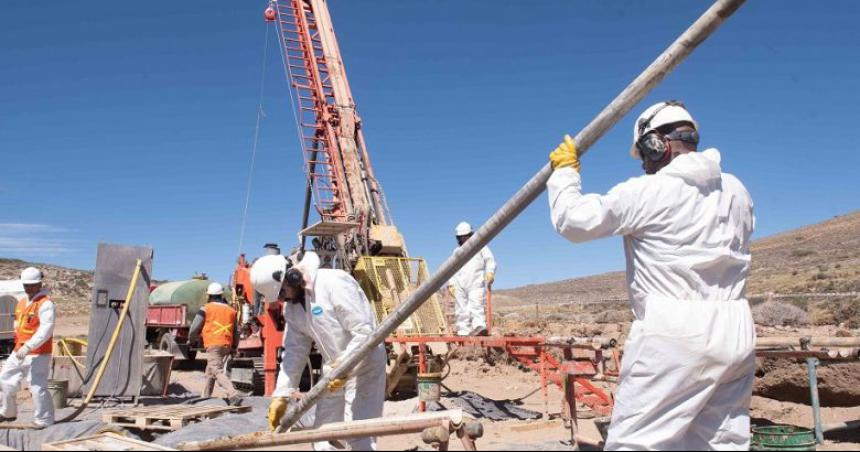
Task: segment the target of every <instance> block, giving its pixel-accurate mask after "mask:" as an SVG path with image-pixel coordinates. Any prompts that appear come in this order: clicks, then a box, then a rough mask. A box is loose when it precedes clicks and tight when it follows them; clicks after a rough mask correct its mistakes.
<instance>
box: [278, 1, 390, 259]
mask: <svg viewBox="0 0 860 452" xmlns="http://www.w3.org/2000/svg"><path fill="white" fill-rule="evenodd" d="M265 17H266V20H268V21H273V22H275V24H276V25H277V28H278V35H279V42H280V44H281V54H282V57H283V63H284V67H285V71H286V72H287V74H288V76H289V79H290V85H291V88H292V94H293V102H294V108H295V113H296V122H297V124H296V126H297V128H298V131H299V139H300V141H301V147H302V154H303V156H304V159H305V172H306V175H307V179H308V186H307V190H308V191H307V197H306V200H305V215H304V218H303V224H302V232H301V235H302V242H303V243H302V244H303V245H304V238H305V237H307V236H311V237H316V238H317V240H316V242H315V248H317V250H318V251H323V252H324V253H325V252H326V251H328V252H330V256H329V257H330V258H331V257H334V258H339V260H338V261H335V266H336V267H340V268H344V269H346V270H351V269H352V267H353V265H354V264H355V261H356V260H357V258H358V257H359V256H364V255H377V254H387V255H392V254H393V255H404V254H405V253H404V252H403V247H402V240H400V238H399V234H396V230H393V229H392V228H393V227H392V225H391V218H390V215H389V213H388V209H387V208H386V205H385V198H384V195H383V193H382V188H381V187H380V184H379V182H378V181H377V180H376V177H375V176H374V173H373V167H372V165H371V163H370V158H369V156H368V152H367V146H366V144H365V141H364V135H363V133H362V131H361V119H360V118H359V116H358V113H357V111H356V107H355V101H354V99H353V97H352V92H351V91H350V88H349V83H348V81H347V78H346V71H345V70H344V64H343V59H342V58H341V55H340V48H339V47H338V44H337V39H336V37H335V34H334V28H333V27H332V22H331V16H330V15H329V12H328V7H327V6H326V2H325V0H281V1H278V0H272V1H271V2H270V6H269V8H268V9H267V10H266V16H265ZM311 198H313V201H314V202H313V204H314V207H315V210H316V213H317V215H318V216H319V218H320V221H319V222H318V223H316V224H314V225H312V226H309V224H308V222H309V213H310V212H309V211H310V205H311ZM386 227H388V228H387V229H386ZM383 231H385V232H383ZM392 231H393V234H392ZM392 238H394V239H395V240H394V241H398V240H400V241H401V243H400V246H399V247H398V246H396V245H395V246H390V245H391V243H385V242H390V240H391V239H392ZM398 248H399V249H398Z"/></svg>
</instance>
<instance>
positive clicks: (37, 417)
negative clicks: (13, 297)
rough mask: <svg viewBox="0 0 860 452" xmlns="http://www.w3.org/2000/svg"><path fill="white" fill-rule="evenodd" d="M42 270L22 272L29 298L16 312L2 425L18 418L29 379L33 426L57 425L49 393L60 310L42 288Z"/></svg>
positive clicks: (1, 376) (3, 379)
mask: <svg viewBox="0 0 860 452" xmlns="http://www.w3.org/2000/svg"><path fill="white" fill-rule="evenodd" d="M42 279H43V276H42V272H41V270H39V269H37V268H33V267H29V268H26V269H24V271H23V272H21V283H22V284H23V285H24V292H26V294H27V296H26V298H22V299H20V300H18V305H17V307H16V308H15V351H14V353H12V354H11V355H10V356H9V358H7V359H6V363H5V364H3V370H2V371H0V386H2V388H3V406H2V408H1V409H0V417H2V419H0V421H3V422H11V421H14V420H16V419H17V417H18V406H17V403H16V402H17V400H16V399H17V397H18V390H19V389H20V387H21V380H23V379H24V378H26V379H27V383H28V384H29V385H30V393H31V394H32V395H33V424H34V425H36V426H37V427H47V426H49V425H51V424H53V423H54V404H53V401H52V400H51V395H50V394H49V393H48V373H49V372H50V370H51V354H52V352H53V342H54V341H53V338H54V321H55V319H56V308H55V307H54V303H53V302H52V301H51V299H50V297H49V296H48V291H47V290H45V289H44V287H43V285H42Z"/></svg>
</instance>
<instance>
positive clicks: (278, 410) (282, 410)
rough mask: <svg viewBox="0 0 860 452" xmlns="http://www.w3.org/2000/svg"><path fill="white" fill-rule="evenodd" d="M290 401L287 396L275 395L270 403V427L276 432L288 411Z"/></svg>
mask: <svg viewBox="0 0 860 452" xmlns="http://www.w3.org/2000/svg"><path fill="white" fill-rule="evenodd" d="M288 405H289V402H288V401H287V398H286V397H275V398H273V399H272V403H270V404H269V415H268V418H269V428H271V429H272V431H273V432H274V431H275V429H277V428H278V426H279V425H281V418H282V417H284V414H286V412H287V406H288Z"/></svg>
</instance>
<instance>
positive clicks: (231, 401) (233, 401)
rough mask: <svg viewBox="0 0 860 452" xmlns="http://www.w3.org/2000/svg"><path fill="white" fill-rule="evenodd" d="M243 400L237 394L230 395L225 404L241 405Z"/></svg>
mask: <svg viewBox="0 0 860 452" xmlns="http://www.w3.org/2000/svg"><path fill="white" fill-rule="evenodd" d="M243 401H244V398H243V397H242V396H241V395H239V394H234V395H231V396H230V397H228V398H227V400H226V402H227V405H229V406H242V402H243Z"/></svg>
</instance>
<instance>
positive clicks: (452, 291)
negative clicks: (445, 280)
mask: <svg viewBox="0 0 860 452" xmlns="http://www.w3.org/2000/svg"><path fill="white" fill-rule="evenodd" d="M448 295H451V298H454V297H455V296H456V295H455V293H454V286H448Z"/></svg>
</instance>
